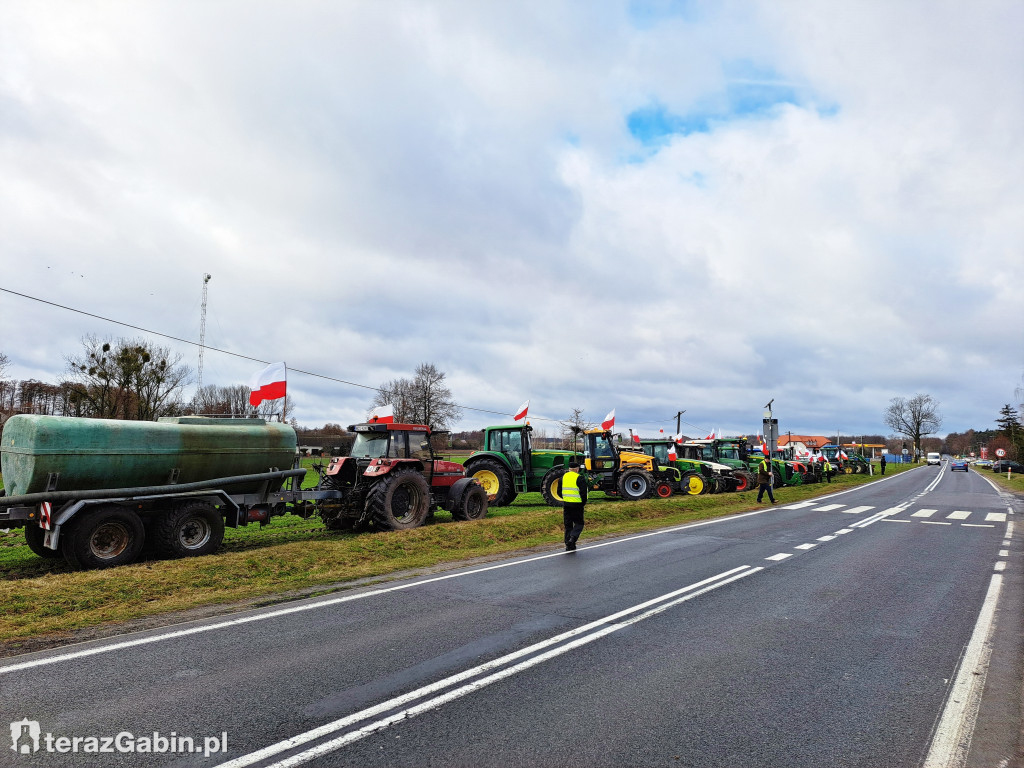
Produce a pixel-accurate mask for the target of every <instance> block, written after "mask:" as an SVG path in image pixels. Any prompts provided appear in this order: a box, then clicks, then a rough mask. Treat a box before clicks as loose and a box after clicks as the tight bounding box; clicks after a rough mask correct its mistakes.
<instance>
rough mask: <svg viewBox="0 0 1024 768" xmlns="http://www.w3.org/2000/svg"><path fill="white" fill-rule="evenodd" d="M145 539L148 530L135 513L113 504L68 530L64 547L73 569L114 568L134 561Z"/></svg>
mask: <svg viewBox="0 0 1024 768" xmlns="http://www.w3.org/2000/svg"><path fill="white" fill-rule="evenodd" d="M145 538H146V529H145V528H144V527H143V525H142V520H141V519H139V516H138V515H137V514H135V512H133V511H132V510H130V509H125V508H124V507H119V506H117V505H116V504H109V505H107V506H103V507H99V508H98V509H95V510H93V511H91V512H89V513H88V514H85V515H83V517H82V519H81V520H77V521H76V522H75V523H74V524H73V525H71V526H70V530H66V531H64V535H63V536H62V537H61V547H60V550H61V553H62V554H63V555H64V559H65V560H67V561H68V564H69V565H71V567H73V568H79V569H87V568H113V567H115V566H118V565H125V564H127V563H131V562H133V561H134V560H135V559H136V558H137V557H138V556H139V553H140V552H142V545H143V542H144V541H145Z"/></svg>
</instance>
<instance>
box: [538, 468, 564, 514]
mask: <svg viewBox="0 0 1024 768" xmlns="http://www.w3.org/2000/svg"><path fill="white" fill-rule="evenodd" d="M565 473H566V468H565V467H552V468H551V469H549V470H548V471H547V472H546V473H545V475H544V477H543V479H542V480H541V481H540V493H541V496H543V497H544V501H545V502H546V503H547V505H548V506H549V507H562V506H565V502H564V501H563V500H562V475H564V474H565Z"/></svg>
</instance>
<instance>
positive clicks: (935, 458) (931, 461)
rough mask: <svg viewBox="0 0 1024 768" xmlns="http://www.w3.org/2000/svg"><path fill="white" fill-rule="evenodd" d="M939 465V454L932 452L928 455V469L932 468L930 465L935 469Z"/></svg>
mask: <svg viewBox="0 0 1024 768" xmlns="http://www.w3.org/2000/svg"><path fill="white" fill-rule="evenodd" d="M941 463H942V455H941V454H938V453H934V452H933V453H929V454H928V466H929V467H930V466H932V465H934V466H936V467H937V466H939V464H941Z"/></svg>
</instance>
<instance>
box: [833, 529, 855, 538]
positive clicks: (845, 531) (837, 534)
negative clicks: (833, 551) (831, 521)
mask: <svg viewBox="0 0 1024 768" xmlns="http://www.w3.org/2000/svg"><path fill="white" fill-rule="evenodd" d="M844 533H853V528H840V529H839V530H838V531H836V536H842V535H843V534H844Z"/></svg>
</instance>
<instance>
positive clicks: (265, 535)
mask: <svg viewBox="0 0 1024 768" xmlns="http://www.w3.org/2000/svg"><path fill="white" fill-rule="evenodd" d="M910 468H912V467H910V466H909V465H908V466H906V467H905V468H904V467H900V468H897V467H894V468H893V470H894V471H895V472H898V471H901V469H910ZM872 479H877V478H870V477H864V476H861V475H849V476H844V477H840V478H836V479H835V480H834V481H833V483H831V484H818V485H808V486H797V487H793V488H781V489H777V492H776V496H777V498H778V500H779V503H780V504H787V503H793V502H796V501H801V500H804V499H808V498H813V497H815V496H821V495H824V494H827V493H834V492H836V491H840V490H845V489H846V488H849V487H853V486H855V485H859V484H862V483H865V482H868V481H870V480H872ZM601 496H602V494H600V493H597V494H594V499H593V501H592V503H590V504H588V505H587V513H586V520H587V524H586V530H585V531H584V538H583V543H584V544H585V543H586V540H587V539H594V538H595V537H598V536H607V535H613V534H623V533H630V532H637V531H643V530H650V529H653V528H659V527H665V526H672V525H679V524H682V523H687V522H693V521H697V520H706V519H710V518H715V517H722V516H726V515H733V514H738V513H741V512H746V511H749V510H751V509H755V508H757V506H758V505H757V504H756V492H754V491H748V492H745V493H732V494H722V495H715V496H677V497H673V498H671V499H665V500H660V499H653V500H649V501H642V502H622V501H611V500H607V501H606V500H603V499H601ZM449 519H450V516H449V515H447V513H444V512H439V513H438V514H437V519H436V522H435V523H434V524H431V525H426V526H424V527H422V528H417V529H415V530H412V531H403V532H382V533H364V534H342V533H328V532H327V531H325V530H324V528H323V526H322V525H320V524H319V523H318V522H315V521H314V520H301V519H299V518H294V517H286V518H278V519H276V520H275V521H274V523H273V524H272V525H271V526H269V527H268V529H267V530H264V531H262V532H261V531H260V530H259V529H258V527H256V526H249V527H248V528H245V529H238V530H237V531H229V534H230V536H229V537H227V538H226V539H225V546H224V549H223V550H222V551H221V552H220V553H219V554H216V555H212V556H209V557H199V558H191V559H185V560H170V561H167V560H165V561H149V562H141V563H137V564H134V565H129V566H123V567H121V568H115V569H111V570H105V571H84V572H75V571H70V570H69V569H68V567H67V566H66V565H65V564H64V563H63V561H59V560H42V559H41V558H37V557H36V556H35V555H32V554H31V552H30V551H29V550H28V547H27V546H25V545H23V544H20V543H18V542H19V541H24V539H23V538H22V533H21V532H20V531H12V532H11V533H8V534H0V573H2V574H3V576H4V581H3V582H2V583H0V651H2V652H3V655H10V654H12V653H17V652H19V651H21V650H24V649H25V648H26V647H28V646H26V645H25V641H26V640H28V639H30V638H38V637H40V636H50V637H51V638H53V639H54V640H57V641H59V640H60V639H61V638H65V639H69V640H70V639H73V635H72V633H73V632H74V631H76V630H81V629H84V628H88V627H95V626H97V625H101V624H105V623H112V622H124V621H129V620H134V619H140V618H143V617H152V616H157V615H160V614H168V613H173V612H177V611H182V610H186V609H192V608H197V607H201V606H215V605H230V604H232V603H238V602H240V601H245V600H251V599H254V598H271V597H272V596H275V595H281V593H287V592H294V591H296V590H304V589H309V588H319V587H323V591H324V592H329V591H333V590H336V589H341V588H344V585H345V584H346V583H348V582H352V581H355V580H357V579H364V578H367V577H385V576H387V575H388V574H393V573H397V572H404V571H408V570H410V569H413V570H415V569H423V568H431V567H438V566H443V565H444V564H449V563H458V562H459V561H464V560H467V559H470V558H478V557H486V556H495V555H502V554H506V553H510V552H514V551H516V550H521V549H528V548H530V547H537V546H548V545H549V546H556V545H560V544H561V541H562V535H563V532H562V515H561V511H560V510H558V509H552V508H550V507H547V506H546V505H544V503H543V501H542V500H541V498H540V494H523V495H522V496H520V497H519V498H518V499H517V500H516V502H515V503H514V504H512V505H510V506H508V507H502V508H497V509H493V510H491V511H490V512H489V514H488V517H486V518H484V519H483V520H478V521H474V522H463V523H447V522H446V521H447V520H449ZM442 523H444V524H442ZM15 537H16V538H15Z"/></svg>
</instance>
